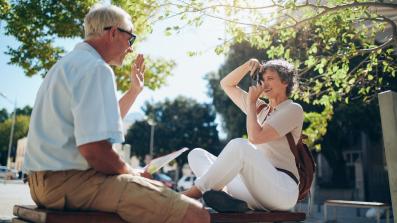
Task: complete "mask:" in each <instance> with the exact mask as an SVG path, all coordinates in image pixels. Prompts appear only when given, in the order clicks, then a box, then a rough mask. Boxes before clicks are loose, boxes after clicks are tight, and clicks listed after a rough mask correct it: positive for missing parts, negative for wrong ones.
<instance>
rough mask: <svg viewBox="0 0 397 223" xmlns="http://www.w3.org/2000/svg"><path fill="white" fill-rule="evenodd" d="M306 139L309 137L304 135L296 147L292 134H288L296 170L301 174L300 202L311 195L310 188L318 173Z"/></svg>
mask: <svg viewBox="0 0 397 223" xmlns="http://www.w3.org/2000/svg"><path fill="white" fill-rule="evenodd" d="M304 138H307V136H305V135H303V134H302V135H301V137H300V139H299V141H298V143H297V144H296V145H295V141H294V138H293V137H292V134H291V132H289V133H288V134H287V140H288V144H289V147H290V149H291V152H292V153H293V154H294V156H295V163H296V168H297V169H298V173H299V197H298V201H301V200H304V199H305V198H306V197H307V196H308V195H309V194H310V188H311V186H312V183H313V179H314V175H315V172H316V163H315V162H314V158H313V155H312V153H311V152H310V150H309V148H308V147H307V145H306V144H305V143H304V142H303V141H302V139H304Z"/></svg>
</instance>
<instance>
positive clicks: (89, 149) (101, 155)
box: [79, 140, 133, 174]
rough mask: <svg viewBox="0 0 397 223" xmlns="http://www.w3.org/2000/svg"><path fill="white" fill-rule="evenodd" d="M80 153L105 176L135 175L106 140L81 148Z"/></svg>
mask: <svg viewBox="0 0 397 223" xmlns="http://www.w3.org/2000/svg"><path fill="white" fill-rule="evenodd" d="M79 151H80V154H81V155H82V156H83V157H84V158H85V159H86V160H87V162H88V164H89V165H90V166H91V167H92V168H94V169H95V170H96V171H98V172H101V173H104V174H126V173H133V172H132V171H133V170H132V168H131V167H129V166H128V165H127V164H126V163H125V162H124V161H123V160H122V159H121V158H120V156H119V155H118V154H117V153H116V152H115V151H114V150H113V149H112V145H111V144H110V143H109V142H108V141H106V140H103V141H98V142H92V143H87V144H85V145H82V146H79Z"/></svg>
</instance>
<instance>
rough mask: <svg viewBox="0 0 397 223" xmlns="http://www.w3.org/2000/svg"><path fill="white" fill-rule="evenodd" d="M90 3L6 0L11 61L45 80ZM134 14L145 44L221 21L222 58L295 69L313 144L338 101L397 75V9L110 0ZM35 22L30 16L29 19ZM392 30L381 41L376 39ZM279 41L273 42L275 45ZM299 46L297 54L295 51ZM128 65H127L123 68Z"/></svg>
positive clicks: (161, 66) (158, 74)
mask: <svg viewBox="0 0 397 223" xmlns="http://www.w3.org/2000/svg"><path fill="white" fill-rule="evenodd" d="M93 3H94V1H73V2H70V1H39V0H28V1H20V0H19V1H17V0H14V1H4V0H0V12H1V13H2V14H1V17H0V19H1V20H2V22H4V24H5V26H4V28H5V33H6V34H7V35H11V36H14V37H15V38H16V39H17V40H18V41H19V42H20V43H21V45H20V46H19V47H18V48H16V49H13V48H9V49H8V51H7V53H8V54H9V55H10V56H11V61H10V63H11V64H16V65H19V66H21V67H22V68H23V69H24V70H25V73H26V75H28V76H31V75H35V74H38V73H40V74H41V75H44V74H45V73H46V71H47V70H48V68H49V67H50V66H51V65H52V64H53V63H54V62H55V61H56V60H57V59H58V58H59V57H60V55H61V54H62V53H63V49H61V48H58V47H55V46H54V44H53V42H54V41H53V40H54V39H55V38H56V37H61V38H73V37H81V36H82V29H81V28H82V26H81V24H82V18H83V15H84V14H85V13H86V12H87V10H88V9H89V7H91V5H92V4H93ZM112 3H115V4H117V5H120V6H121V7H123V8H125V9H127V11H128V12H129V13H130V14H131V16H132V18H133V21H134V25H135V28H136V32H137V34H139V36H140V38H139V39H138V41H142V40H143V39H144V38H145V37H146V36H147V35H148V34H149V33H151V31H152V25H153V24H154V23H155V22H157V21H162V20H166V19H169V18H178V19H179V21H180V24H178V25H176V26H172V27H168V28H167V29H166V30H165V31H166V34H169V35H171V34H173V33H177V32H178V31H179V30H180V29H182V28H183V27H186V26H200V25H202V24H203V19H205V18H211V19H219V20H223V21H224V22H225V24H226V31H227V35H225V39H224V41H223V43H222V44H221V45H219V46H217V47H216V48H215V52H217V53H227V52H228V49H230V46H232V45H234V44H236V43H241V42H243V41H247V42H249V43H250V44H251V46H253V47H255V48H257V49H259V50H264V51H265V52H266V53H265V54H266V55H267V57H268V58H270V59H271V58H280V57H284V58H286V59H287V60H289V61H291V62H293V63H294V64H295V65H296V67H298V68H299V75H300V80H301V83H300V84H301V85H300V86H301V88H300V90H301V91H300V92H299V93H298V92H295V93H294V97H295V98H296V99H300V100H302V101H305V102H307V103H310V104H314V105H318V106H320V107H321V110H319V111H315V112H311V113H307V114H306V118H307V119H308V120H310V121H309V123H310V124H309V126H308V128H307V129H306V132H305V133H306V134H308V135H309V137H310V141H311V142H312V143H314V142H315V140H316V139H318V138H320V137H321V136H322V135H324V134H325V133H326V129H327V128H326V126H327V123H328V122H329V120H331V118H332V116H333V114H334V106H335V104H336V103H339V102H344V103H348V102H349V101H350V100H351V99H352V98H356V97H359V98H360V99H362V100H364V101H368V100H370V99H372V98H373V96H374V95H376V93H378V92H379V91H382V90H384V89H388V88H387V87H386V88H385V86H387V84H386V83H385V80H386V79H388V78H389V77H395V70H396V67H397V65H396V60H394V58H393V56H392V55H393V53H394V50H393V47H395V46H396V44H397V25H396V23H395V21H393V20H392V19H390V18H389V17H388V15H387V13H385V12H386V11H387V10H388V9H392V10H393V9H396V8H397V4H394V3H386V2H365V1H362V0H360V1H352V0H329V1H326V2H324V1H315V2H311V1H295V0H287V1H270V2H269V1H243V0H234V1H229V0H219V1H216V2H215V1H210V2H209V1H203V0H195V1H172V0H160V1H155V0H141V1H133V2H131V1H126V0H115V1H112ZM32 18H34V19H32ZM385 30H389V32H388V33H389V35H388V36H386V37H385V38H384V39H378V40H379V41H377V40H376V35H377V34H378V33H380V32H383V31H385ZM275 40H276V41H275ZM297 49H299V50H297ZM191 55H195V53H191ZM127 64H128V63H127ZM174 65H175V64H174V63H173V62H172V61H164V60H152V61H151V62H150V63H148V67H149V68H150V69H148V71H147V73H146V76H147V80H150V81H148V82H147V84H148V86H149V87H151V88H153V89H154V88H156V87H158V86H159V85H161V84H162V83H164V81H165V78H166V77H167V76H168V75H170V71H171V68H172V67H173V66H174ZM127 68H128V66H126V67H123V68H121V69H120V70H116V73H117V74H118V75H117V83H118V86H119V87H120V88H121V89H122V90H125V89H126V88H127V86H128V84H127V80H128V72H127Z"/></svg>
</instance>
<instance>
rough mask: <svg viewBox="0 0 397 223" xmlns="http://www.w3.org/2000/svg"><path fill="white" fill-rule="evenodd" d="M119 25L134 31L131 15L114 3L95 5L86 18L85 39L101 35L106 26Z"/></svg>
mask: <svg viewBox="0 0 397 223" xmlns="http://www.w3.org/2000/svg"><path fill="white" fill-rule="evenodd" d="M111 26H118V27H120V28H123V29H125V30H129V31H131V32H132V28H133V25H132V22H131V16H130V15H129V14H128V13H127V12H126V11H124V10H123V9H122V8H120V7H117V6H114V5H100V4H97V5H94V6H93V7H92V8H91V9H90V11H89V12H88V13H87V15H86V16H85V18H84V32H85V35H84V36H85V39H86V40H88V39H91V38H95V37H98V36H100V35H101V34H102V33H103V32H104V28H105V27H111Z"/></svg>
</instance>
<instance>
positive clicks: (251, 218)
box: [211, 211, 306, 223]
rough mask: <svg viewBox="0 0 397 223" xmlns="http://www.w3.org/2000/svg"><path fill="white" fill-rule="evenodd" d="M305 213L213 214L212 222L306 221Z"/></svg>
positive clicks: (256, 212) (257, 212)
mask: <svg viewBox="0 0 397 223" xmlns="http://www.w3.org/2000/svg"><path fill="white" fill-rule="evenodd" d="M305 218H306V214H305V213H300V212H281V211H280V212H279V211H277V212H264V211H254V212H249V213H211V222H230V223H232V222H274V221H296V222H299V221H304V220H305Z"/></svg>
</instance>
